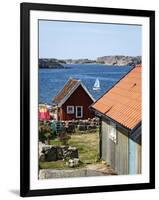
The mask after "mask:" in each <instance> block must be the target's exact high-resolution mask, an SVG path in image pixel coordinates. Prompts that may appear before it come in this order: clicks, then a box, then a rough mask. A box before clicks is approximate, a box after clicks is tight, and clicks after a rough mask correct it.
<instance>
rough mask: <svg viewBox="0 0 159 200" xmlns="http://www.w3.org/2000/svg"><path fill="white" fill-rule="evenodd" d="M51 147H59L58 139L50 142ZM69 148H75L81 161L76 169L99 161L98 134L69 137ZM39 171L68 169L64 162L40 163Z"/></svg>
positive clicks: (79, 134)
mask: <svg viewBox="0 0 159 200" xmlns="http://www.w3.org/2000/svg"><path fill="white" fill-rule="evenodd" d="M50 144H51V145H61V142H60V141H59V139H58V138H55V139H54V140H51V141H50ZM68 144H69V146H74V147H77V149H78V153H79V159H80V161H81V163H80V165H79V167H78V168H81V167H84V166H85V165H86V164H93V163H96V162H98V160H99V134H98V132H94V133H85V134H81V133H76V134H74V135H71V139H70V140H69V141H68ZM39 164H40V168H41V169H68V167H67V166H66V164H65V161H52V162H40V163H39Z"/></svg>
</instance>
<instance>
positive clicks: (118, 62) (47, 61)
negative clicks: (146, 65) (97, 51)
mask: <svg viewBox="0 0 159 200" xmlns="http://www.w3.org/2000/svg"><path fill="white" fill-rule="evenodd" d="M89 63H93V64H104V65H109V66H127V65H136V64H141V56H123V55H115V56H103V57H98V58H97V59H96V60H90V59H87V58H84V59H61V60H59V59H56V58H40V59H39V68H44V69H63V68H67V67H65V66H64V64H89Z"/></svg>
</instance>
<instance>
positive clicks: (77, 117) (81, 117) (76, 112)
mask: <svg viewBox="0 0 159 200" xmlns="http://www.w3.org/2000/svg"><path fill="white" fill-rule="evenodd" d="M78 108H81V116H78V115H77V114H78V112H77V110H78ZM82 117H83V106H76V118H82Z"/></svg>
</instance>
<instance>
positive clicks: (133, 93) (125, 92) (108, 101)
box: [91, 65, 142, 129]
mask: <svg viewBox="0 0 159 200" xmlns="http://www.w3.org/2000/svg"><path fill="white" fill-rule="evenodd" d="M141 70H142V67H141V65H136V67H135V68H133V69H132V70H131V71H130V72H129V73H128V74H127V75H126V76H124V77H123V78H122V79H121V80H120V81H119V82H118V83H117V84H116V85H114V86H113V87H112V88H111V89H110V90H109V91H107V92H106V93H105V94H104V95H103V96H101V97H100V98H99V99H98V100H97V101H96V102H95V103H94V104H93V105H92V106H91V107H92V108H93V109H95V110H97V111H99V112H100V113H102V114H104V115H106V116H108V117H109V118H111V119H113V120H114V121H116V122H118V123H120V124H121V125H123V126H124V127H126V128H129V129H133V128H134V127H135V126H136V125H137V124H138V123H139V122H141Z"/></svg>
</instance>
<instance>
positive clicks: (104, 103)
mask: <svg viewBox="0 0 159 200" xmlns="http://www.w3.org/2000/svg"><path fill="white" fill-rule="evenodd" d="M141 70H142V67H141V65H137V66H136V67H135V68H133V69H132V70H131V71H130V72H129V73H128V74H126V75H125V76H124V77H123V78H122V79H121V80H119V82H117V84H116V85H114V86H113V87H112V88H111V89H110V90H109V91H107V92H106V93H105V94H104V95H103V96H101V97H100V98H99V99H98V100H97V101H96V102H95V103H94V104H93V105H92V106H91V109H92V110H93V111H94V113H95V115H96V116H98V117H99V118H100V124H101V126H100V157H101V159H103V160H105V161H106V162H107V163H108V164H110V165H111V167H112V168H114V170H115V171H116V172H117V174H139V173H141Z"/></svg>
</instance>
